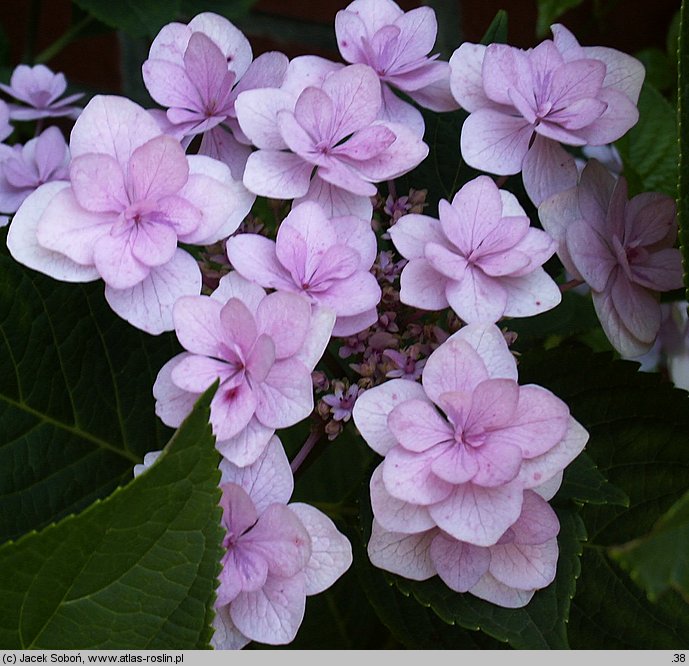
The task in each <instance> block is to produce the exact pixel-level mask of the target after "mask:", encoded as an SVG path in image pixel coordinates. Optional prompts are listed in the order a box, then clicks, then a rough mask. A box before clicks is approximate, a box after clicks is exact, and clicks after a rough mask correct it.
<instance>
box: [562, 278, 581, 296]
mask: <svg viewBox="0 0 689 666" xmlns="http://www.w3.org/2000/svg"><path fill="white" fill-rule="evenodd" d="M582 284H584V281H583V280H577V279H576V278H574V279H573V280H570V281H569V282H565V283H564V284H561V285H560V291H561V292H562V293H563V294H564V293H565V292H566V291H569V290H570V289H574V288H575V287H578V286H580V285H582Z"/></svg>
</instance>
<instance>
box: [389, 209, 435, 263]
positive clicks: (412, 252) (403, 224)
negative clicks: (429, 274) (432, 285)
mask: <svg viewBox="0 0 689 666" xmlns="http://www.w3.org/2000/svg"><path fill="white" fill-rule="evenodd" d="M441 203H442V202H441ZM390 238H391V239H392V242H393V243H394V245H395V248H396V249H397V251H398V252H399V253H400V254H401V255H402V256H403V257H404V258H405V259H421V258H422V257H423V256H424V247H425V246H426V244H427V243H436V244H438V245H445V246H447V239H446V238H445V235H444V233H443V230H442V228H441V226H440V222H439V221H438V220H436V219H435V218H432V217H428V216H427V215H418V214H416V213H410V214H408V215H404V216H403V217H401V218H400V219H399V221H398V222H397V223H396V224H395V225H394V226H393V227H391V228H390Z"/></svg>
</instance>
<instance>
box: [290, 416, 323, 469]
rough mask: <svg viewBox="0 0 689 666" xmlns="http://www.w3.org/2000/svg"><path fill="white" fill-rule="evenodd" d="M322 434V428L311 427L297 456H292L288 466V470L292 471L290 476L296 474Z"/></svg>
mask: <svg viewBox="0 0 689 666" xmlns="http://www.w3.org/2000/svg"><path fill="white" fill-rule="evenodd" d="M324 432H325V431H324V430H323V427H322V426H312V428H311V432H310V433H309V436H308V437H307V438H306V441H305V442H304V443H303V444H302V447H301V449H299V451H298V452H297V455H296V456H294V458H293V459H292V462H291V463H290V465H289V466H290V469H291V470H292V474H296V473H297V470H298V469H299V468H300V467H301V465H302V463H303V462H304V460H306V458H307V457H308V455H309V453H311V451H313V448H314V447H315V446H316V444H318V442H319V441H320V439H321V437H322V436H323V433H324Z"/></svg>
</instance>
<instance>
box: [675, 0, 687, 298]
mask: <svg viewBox="0 0 689 666" xmlns="http://www.w3.org/2000/svg"><path fill="white" fill-rule="evenodd" d="M677 72H678V73H677V79H678V89H677V119H678V123H679V165H678V174H679V175H678V181H677V190H678V191H677V221H678V223H679V244H680V250H681V252H682V265H683V267H684V287H685V290H686V291H685V297H686V299H687V300H689V157H688V156H689V17H687V8H686V2H685V1H684V0H682V6H681V9H680V20H679V37H678V62H677Z"/></svg>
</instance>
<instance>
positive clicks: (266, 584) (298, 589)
mask: <svg viewBox="0 0 689 666" xmlns="http://www.w3.org/2000/svg"><path fill="white" fill-rule="evenodd" d="M221 472H222V485H221V487H222V491H223V495H222V500H221V506H222V508H223V518H222V524H223V527H224V528H225V530H226V536H225V539H224V541H223V546H224V548H226V553H225V555H224V556H223V558H222V561H221V563H222V567H223V568H222V571H221V573H220V576H219V579H220V586H219V588H218V598H217V601H216V604H215V607H216V616H215V621H214V626H215V634H214V636H213V639H212V643H213V647H214V648H216V649H221V650H222V649H235V650H236V649H240V648H242V647H244V646H245V645H246V644H247V643H249V641H252V640H254V641H259V642H261V643H268V644H271V645H284V644H286V643H290V642H291V641H292V640H294V638H295V636H296V634H297V631H298V629H299V626H300V625H301V622H302V619H303V617H304V611H305V606H306V597H307V596H311V595H314V594H319V593H320V592H323V591H324V590H326V589H327V588H328V587H330V586H331V585H332V584H333V583H334V582H335V581H336V580H337V579H338V578H339V577H340V576H341V575H342V574H343V573H344V572H345V571H347V569H349V567H350V565H351V563H352V548H351V545H350V544H349V541H348V540H347V538H346V537H345V536H344V535H342V534H341V533H340V532H339V531H338V530H337V528H336V527H335V525H334V523H333V522H332V521H331V520H330V518H328V517H327V516H326V515H325V514H324V513H322V512H321V511H319V510H318V509H316V508H314V507H312V506H310V505H308V504H303V503H300V502H293V503H289V504H288V502H289V499H290V496H291V495H292V490H293V479H292V473H291V470H290V467H289V462H288V461H287V457H286V456H285V452H284V450H283V448H282V444H281V443H280V440H279V439H278V438H277V437H273V438H272V439H271V441H270V443H269V444H268V446H267V448H266V450H265V451H264V453H263V454H262V455H261V457H260V458H259V459H258V460H257V461H256V462H255V463H254V464H253V465H251V466H250V467H244V468H239V467H236V466H235V465H232V464H231V463H229V462H227V461H223V462H222V463H221Z"/></svg>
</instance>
